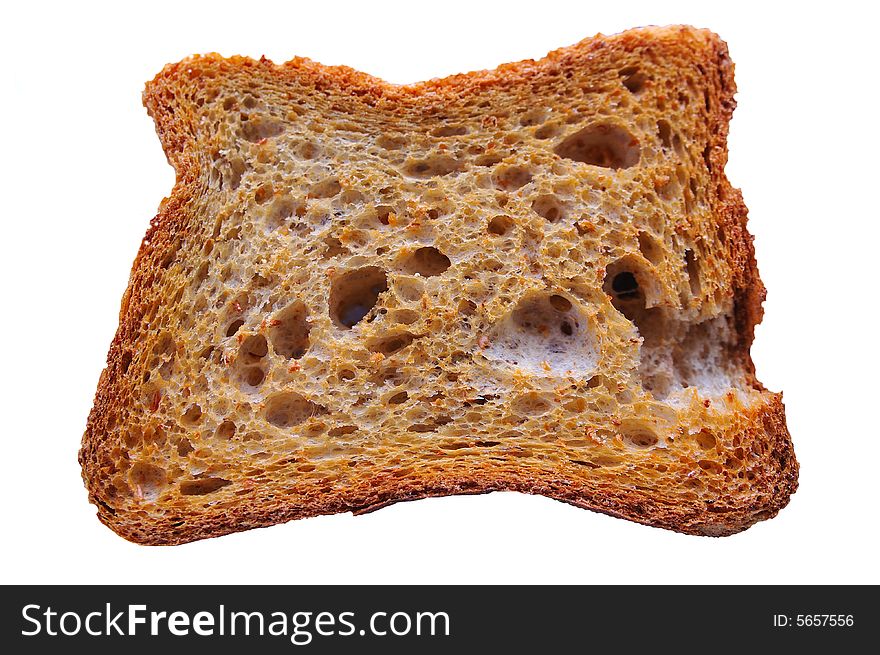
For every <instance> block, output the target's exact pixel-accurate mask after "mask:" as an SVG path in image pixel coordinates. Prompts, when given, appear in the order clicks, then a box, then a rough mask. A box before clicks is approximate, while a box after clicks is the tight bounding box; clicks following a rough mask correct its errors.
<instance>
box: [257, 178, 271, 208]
mask: <svg viewBox="0 0 880 655" xmlns="http://www.w3.org/2000/svg"><path fill="white" fill-rule="evenodd" d="M274 194H275V189H274V188H273V187H272V185H271V184H268V183H267V184H261V185H260V186H259V187H257V190H256V191H254V200H255V201H256V202H257V204H260V205H262V204H263V203H265V202H267V201H268V200H270V199H271V198H272V196H273V195H274Z"/></svg>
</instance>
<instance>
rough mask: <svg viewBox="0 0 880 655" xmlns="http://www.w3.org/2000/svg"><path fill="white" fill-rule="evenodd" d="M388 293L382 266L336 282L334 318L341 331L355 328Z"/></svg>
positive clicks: (332, 300) (357, 271) (349, 274)
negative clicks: (381, 297)
mask: <svg viewBox="0 0 880 655" xmlns="http://www.w3.org/2000/svg"><path fill="white" fill-rule="evenodd" d="M387 290H388V277H387V275H386V274H385V271H383V270H382V269H381V268H379V267H378V266H366V267H364V268H358V269H355V270H353V271H348V272H347V273H344V274H342V275H340V276H338V277H337V278H336V279H335V280H333V284H332V286H331V289H330V302H329V304H330V318H331V319H332V320H333V323H334V324H335V325H336V326H337V327H343V328H351V327H354V326H355V325H357V324H358V323H359V322H360V321H361V320H363V319H364V318H365V317H366V316H367V315H368V314H369V313H370V310H372V309H373V307H375V306H376V303H377V302H378V301H379V295H380V294H382V293H383V292H385V291H387Z"/></svg>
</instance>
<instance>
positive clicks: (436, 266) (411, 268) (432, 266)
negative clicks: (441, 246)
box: [403, 246, 451, 277]
mask: <svg viewBox="0 0 880 655" xmlns="http://www.w3.org/2000/svg"><path fill="white" fill-rule="evenodd" d="M450 264H451V262H450V261H449V257H447V256H446V255H444V254H443V253H442V252H440V251H439V250H437V248H434V247H431V246H426V247H423V248H417V249H416V250H414V251H413V252H412V254H410V255H409V256H408V257H407V258H406V260H405V261H404V264H403V270H404V271H406V272H407V273H409V274H410V275H421V276H422V277H431V276H434V275H440V274H441V273H443V272H444V271H446V269H447V268H449V266H450Z"/></svg>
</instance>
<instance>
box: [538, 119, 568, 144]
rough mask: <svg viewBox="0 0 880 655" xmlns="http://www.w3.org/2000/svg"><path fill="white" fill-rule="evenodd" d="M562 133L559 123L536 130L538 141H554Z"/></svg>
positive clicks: (549, 124) (548, 124)
mask: <svg viewBox="0 0 880 655" xmlns="http://www.w3.org/2000/svg"><path fill="white" fill-rule="evenodd" d="M561 131H562V126H560V125H559V124H558V123H547V124H546V125H542V126H541V127H539V128H538V129H537V130H535V138H536V139H542V140H543V139H552V138H553V137H554V136H557V135H558V134H559V133H560V132H561Z"/></svg>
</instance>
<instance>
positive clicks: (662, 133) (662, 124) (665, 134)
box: [657, 119, 672, 149]
mask: <svg viewBox="0 0 880 655" xmlns="http://www.w3.org/2000/svg"><path fill="white" fill-rule="evenodd" d="M657 136H658V137H659V138H660V145H662V146H663V147H664V148H667V149H669V148H671V147H672V126H671V125H670V124H669V121H667V120H663V119H660V120H659V121H657Z"/></svg>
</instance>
